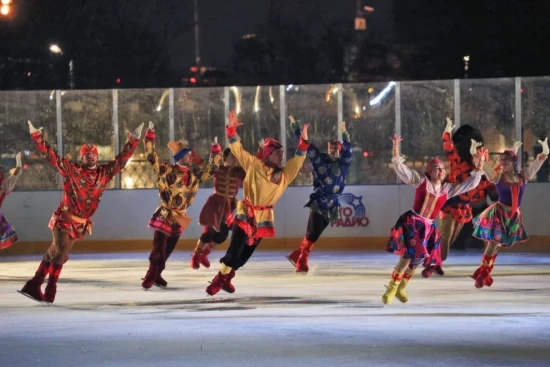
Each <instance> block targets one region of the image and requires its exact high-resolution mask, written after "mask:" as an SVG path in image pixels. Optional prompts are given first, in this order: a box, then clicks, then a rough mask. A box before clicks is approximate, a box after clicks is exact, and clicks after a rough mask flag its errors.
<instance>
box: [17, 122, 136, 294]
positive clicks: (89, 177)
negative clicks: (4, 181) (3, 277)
mask: <svg viewBox="0 0 550 367" xmlns="http://www.w3.org/2000/svg"><path fill="white" fill-rule="evenodd" d="M28 123H29V127H30V131H31V137H32V140H33V141H34V143H35V145H36V148H37V149H38V150H39V151H40V153H42V154H43V155H44V156H45V157H46V158H47V159H48V161H49V162H50V164H52V165H53V166H54V168H55V169H56V170H57V171H58V172H59V174H61V176H62V177H63V197H62V199H61V203H60V204H59V207H58V208H57V209H56V210H55V212H54V214H53V216H52V218H51V219H50V223H49V228H50V229H51V230H52V234H53V241H52V244H51V245H50V247H49V248H48V250H47V251H46V253H45V254H44V257H43V258H42V262H41V263H40V266H39V267H38V270H37V271H36V273H35V276H34V277H33V278H32V279H31V280H29V281H28V282H27V283H26V284H25V286H24V287H23V289H21V291H20V292H21V293H22V294H24V295H26V296H28V297H30V298H32V299H34V300H36V301H46V302H48V303H53V302H54V300H55V296H56V293H57V281H58V279H59V275H60V273H61V270H62V268H63V265H64V264H65V263H66V262H67V261H68V260H69V253H70V251H71V248H72V246H73V244H74V242H75V241H76V240H79V239H82V238H84V236H85V233H86V232H88V233H90V234H91V233H92V221H91V217H92V216H93V215H94V213H95V212H96V210H97V208H98V206H99V202H100V200H101V196H102V195H103V192H104V191H105V189H106V188H107V185H108V184H109V182H110V181H111V180H112V179H113V177H114V176H115V175H116V174H117V173H119V172H120V171H121V170H122V169H123V168H124V167H125V166H126V164H127V163H128V161H129V160H130V158H131V157H132V154H133V153H134V151H135V150H136V148H137V146H138V143H139V137H140V136H141V129H142V127H143V125H141V126H140V127H138V129H136V130H135V131H134V132H132V133H129V134H128V141H127V143H126V144H125V145H124V148H123V149H122V152H120V154H118V155H117V156H116V157H115V159H114V160H113V161H111V162H109V163H107V164H103V165H99V166H96V165H94V166H93V167H87V166H84V165H80V164H78V163H72V162H70V161H69V160H67V159H65V158H63V157H60V156H58V155H57V154H56V153H55V151H54V150H53V149H52V148H51V146H50V145H49V144H48V143H47V142H46V141H45V140H44V138H43V136H42V131H40V129H38V130H37V129H35V128H34V126H32V123H31V122H30V121H29V122H28ZM88 153H91V154H93V155H95V157H96V158H97V147H96V146H93V145H87V144H85V145H84V146H83V147H82V149H81V156H84V155H85V154H88ZM47 275H49V278H48V285H47V286H46V291H45V293H44V294H43V293H42V290H41V286H42V284H43V283H44V280H45V278H46V276H47Z"/></svg>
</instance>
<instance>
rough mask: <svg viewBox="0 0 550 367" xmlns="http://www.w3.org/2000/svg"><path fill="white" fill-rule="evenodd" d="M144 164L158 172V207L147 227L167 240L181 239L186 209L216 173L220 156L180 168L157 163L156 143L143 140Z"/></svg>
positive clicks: (213, 156)
mask: <svg viewBox="0 0 550 367" xmlns="http://www.w3.org/2000/svg"><path fill="white" fill-rule="evenodd" d="M144 143H145V154H146V156H147V161H148V162H149V163H150V164H151V166H153V169H154V170H155V171H156V172H157V175H158V178H157V182H158V188H159V196H160V201H161V205H160V206H159V207H158V208H157V210H156V211H155V213H154V214H153V216H152V218H151V220H150V221H149V227H151V228H153V229H155V230H159V231H161V232H164V233H165V234H167V235H169V236H181V234H182V232H183V230H184V229H185V227H186V226H187V225H188V224H189V223H190V222H191V218H190V217H187V215H186V213H187V208H189V206H190V205H191V204H192V203H193V201H194V200H195V195H196V194H197V191H198V189H199V185H200V184H201V183H203V182H204V181H206V180H208V179H209V178H211V177H212V175H213V174H214V172H216V170H217V169H218V167H219V165H220V163H221V161H222V158H221V154H216V155H211V156H210V158H209V160H208V161H206V162H204V163H203V164H201V165H200V166H191V167H186V166H180V165H179V164H169V163H161V162H159V159H158V155H157V153H156V151H155V142H154V141H153V140H150V139H145V141H144Z"/></svg>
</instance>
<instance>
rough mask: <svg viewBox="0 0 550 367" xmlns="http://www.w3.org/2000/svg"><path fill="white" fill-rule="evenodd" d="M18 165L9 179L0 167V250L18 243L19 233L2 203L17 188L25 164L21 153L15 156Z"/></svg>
mask: <svg viewBox="0 0 550 367" xmlns="http://www.w3.org/2000/svg"><path fill="white" fill-rule="evenodd" d="M15 161H16V165H15V168H14V169H12V170H11V172H10V173H11V174H10V176H9V177H6V176H5V174H6V170H5V169H4V167H1V166H0V250H4V249H7V248H8V247H10V246H11V245H13V244H14V243H16V242H17V241H18V238H17V233H15V230H14V229H13V227H12V225H11V224H10V223H9V222H8V221H7V219H6V217H4V214H3V213H2V210H1V209H2V203H3V202H4V199H5V198H6V196H8V195H9V194H11V192H12V191H13V189H14V188H15V183H16V182H17V179H18V178H19V175H20V174H21V170H22V169H23V164H22V162H21V153H17V155H16V156H15Z"/></svg>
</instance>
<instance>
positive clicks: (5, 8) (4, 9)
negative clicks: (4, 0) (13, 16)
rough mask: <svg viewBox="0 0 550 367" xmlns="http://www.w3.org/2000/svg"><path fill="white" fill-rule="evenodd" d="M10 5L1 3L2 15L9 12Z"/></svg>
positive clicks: (0, 11) (0, 12) (0, 10)
mask: <svg viewBox="0 0 550 367" xmlns="http://www.w3.org/2000/svg"><path fill="white" fill-rule="evenodd" d="M10 10H11V9H10V6H9V5H2V7H1V8H0V14H2V15H8V14H9V13H10Z"/></svg>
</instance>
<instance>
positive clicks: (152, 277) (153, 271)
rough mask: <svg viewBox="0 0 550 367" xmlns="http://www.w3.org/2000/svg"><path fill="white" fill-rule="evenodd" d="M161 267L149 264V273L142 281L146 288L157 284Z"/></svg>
mask: <svg viewBox="0 0 550 367" xmlns="http://www.w3.org/2000/svg"><path fill="white" fill-rule="evenodd" d="M159 269H160V268H159V266H157V265H153V264H149V270H147V274H146V275H145V278H143V282H141V286H142V287H143V288H144V289H149V288H151V287H152V286H153V284H155V281H156V280H157V277H158V274H159Z"/></svg>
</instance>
